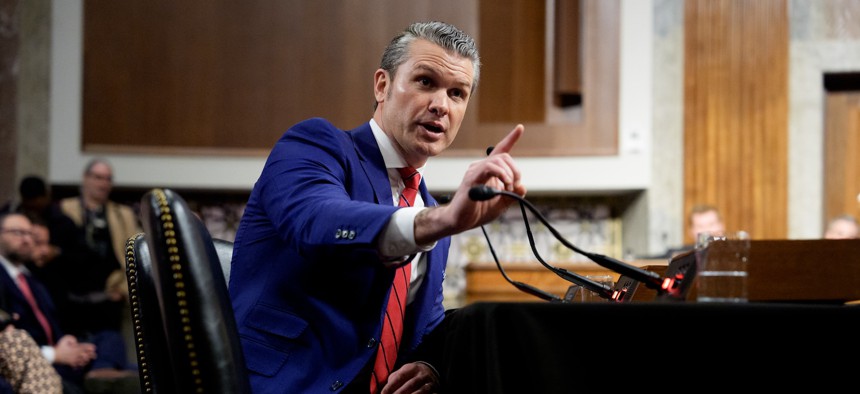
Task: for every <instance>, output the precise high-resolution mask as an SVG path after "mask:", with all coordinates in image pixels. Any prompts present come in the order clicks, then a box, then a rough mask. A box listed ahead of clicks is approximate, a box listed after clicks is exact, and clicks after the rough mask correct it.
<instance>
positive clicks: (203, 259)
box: [140, 189, 250, 393]
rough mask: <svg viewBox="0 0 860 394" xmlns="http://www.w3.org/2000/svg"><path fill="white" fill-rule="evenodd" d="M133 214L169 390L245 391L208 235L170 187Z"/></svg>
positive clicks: (234, 330)
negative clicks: (147, 258)
mask: <svg viewBox="0 0 860 394" xmlns="http://www.w3.org/2000/svg"><path fill="white" fill-rule="evenodd" d="M140 209H141V212H140V215H141V222H142V224H143V229H144V238H145V240H146V243H147V244H148V246H149V250H150V254H151V257H152V279H153V283H154V285H155V290H156V294H157V297H158V298H157V299H158V303H159V307H160V311H161V318H162V320H163V327H164V334H165V339H166V343H167V350H168V352H169V355H170V361H171V363H172V374H173V377H174V382H175V387H176V390H177V392H181V393H194V392H206V393H250V384H249V382H248V375H247V372H246V367H245V358H244V355H243V353H242V348H241V345H240V343H239V335H238V330H237V328H236V320H235V317H234V315H233V308H232V304H231V302H230V297H229V295H228V293H227V281H226V280H225V271H223V269H222V264H221V260H220V259H219V255H218V251H217V250H216V247H215V243H214V241H213V240H212V238H211V236H210V234H209V232H208V231H207V230H206V227H205V226H204V225H203V222H202V221H201V220H200V219H199V218H198V217H197V216H196V215H195V214H194V213H193V212H192V211H191V209H189V208H188V205H187V204H186V202H185V200H184V199H182V197H181V196H179V195H178V194H177V193H175V192H173V191H172V190H170V189H152V190H150V191H149V192H147V193H146V194H144V196H143V198H142V199H141V207H140ZM230 246H232V245H230ZM231 249H232V247H231ZM227 266H228V267H229V264H227Z"/></svg>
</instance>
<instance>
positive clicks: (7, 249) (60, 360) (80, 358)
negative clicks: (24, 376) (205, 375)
mask: <svg viewBox="0 0 860 394" xmlns="http://www.w3.org/2000/svg"><path fill="white" fill-rule="evenodd" d="M32 234H33V226H32V224H31V222H30V220H29V219H28V218H27V217H26V216H25V215H22V214H17V213H12V214H6V215H3V216H2V217H0V266H2V268H0V297H2V299H3V300H5V303H6V307H7V308H8V309H7V312H8V313H10V314H12V315H13V316H16V317H17V318H16V319H15V320H14V324H15V326H16V327H18V328H21V329H23V330H25V331H27V332H28V333H29V334H30V336H31V337H32V338H33V340H34V341H36V343H37V344H38V345H39V346H40V347H41V350H42V354H43V355H44V356H45V358H46V359H47V360H48V361H49V362H51V363H52V364H53V365H54V368H55V369H56V370H57V372H58V373H59V374H60V376H62V378H63V386H64V388H65V391H66V392H73V393H83V392H84V389H85V387H86V388H89V387H94V388H99V390H98V391H96V390H90V389H87V390H86V392H90V393H92V392H132V393H133V392H137V391H139V389H140V388H139V380H138V378H137V371H136V370H130V369H125V368H123V367H124V365H123V363H124V362H125V359H126V354H125V352H124V346H123V342H122V338H121V336H120V334H119V332H118V331H114V332H110V331H106V332H100V333H97V334H96V335H92V336H90V337H89V338H87V339H88V340H92V342H89V341H87V342H85V341H79V340H78V338H77V337H75V336H74V335H67V334H65V333H64V331H63V329H62V327H61V325H60V323H59V318H58V313H57V310H56V308H55V305H54V303H53V301H52V300H51V297H50V295H49V293H48V290H47V289H46V288H45V286H44V284H42V283H41V282H40V281H39V280H38V279H37V278H35V277H33V276H32V275H30V272H29V269H28V268H27V265H28V264H29V260H30V259H32V257H33V250H32V248H33V241H32ZM97 348H102V350H103V351H102V352H100V353H96V350H97ZM120 387H121V388H122V391H114V389H116V388H120ZM129 390H132V391H129Z"/></svg>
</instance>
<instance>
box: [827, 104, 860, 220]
mask: <svg viewBox="0 0 860 394" xmlns="http://www.w3.org/2000/svg"><path fill="white" fill-rule="evenodd" d="M825 103H826V110H825V129H824V151H825V152H826V154H825V155H824V222H825V224H826V222H827V221H828V220H830V219H832V218H834V217H836V216H837V215H841V214H845V213H847V214H851V215H854V217H858V218H860V92H858V91H848V92H829V93H828V94H827V96H826V98H825Z"/></svg>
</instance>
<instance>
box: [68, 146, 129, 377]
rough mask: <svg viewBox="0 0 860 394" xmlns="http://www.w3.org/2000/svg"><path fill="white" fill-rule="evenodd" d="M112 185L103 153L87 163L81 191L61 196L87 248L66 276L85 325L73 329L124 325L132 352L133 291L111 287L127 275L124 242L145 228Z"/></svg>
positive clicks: (86, 330) (82, 330) (73, 309)
mask: <svg viewBox="0 0 860 394" xmlns="http://www.w3.org/2000/svg"><path fill="white" fill-rule="evenodd" d="M112 190H113V169H112V167H111V165H110V164H109V163H108V162H107V161H106V160H104V159H93V160H91V161H90V162H89V163H88V164H87V165H86V167H85V168H84V172H83V178H82V181H81V188H80V195H78V196H75V197H69V198H65V199H63V200H61V201H60V207H61V209H62V211H63V213H65V214H66V215H67V216H69V217H70V218H71V219H72V220H73V221H74V223H75V224H76V225H77V228H78V230H77V234H78V239H79V243H80V244H81V245H82V246H83V247H82V249H83V250H84V253H83V254H82V256H81V257H79V258H76V261H75V262H74V264H72V268H70V269H71V271H72V272H70V273H69V274H68V276H69V277H68V279H67V280H68V281H69V282H71V283H73V287H72V288H71V290H70V293H71V296H70V308H69V313H72V314H75V315H76V316H77V318H76V319H75V321H77V322H79V323H80V325H78V326H76V327H74V328H73V329H74V331H75V332H76V333H79V334H80V335H87V334H93V333H95V332H99V331H103V330H119V331H120V332H122V333H123V338H124V339H125V346H126V348H127V353H129V354H132V352H133V351H134V350H133V342H134V341H133V333H132V330H131V327H130V321H131V318H130V312H129V306H128V292H127V291H126V292H125V293H124V294H123V293H118V292H116V289H117V288H116V286H114V287H113V288H112V289H110V290H109V289H107V288H106V287H107V285H108V284H112V285H115V284H116V283H117V282H118V281H121V280H124V278H125V242H126V240H128V238H129V237H131V236H132V235H134V234H136V233H138V232H140V231H141V229H140V226H139V224H138V220H137V216H136V215H135V213H134V211H133V210H132V209H131V207H129V206H126V205H123V204H119V203H117V202H114V201H111V200H110V194H111V191H112ZM121 290H122V289H121ZM128 361H129V362H131V361H132V359H131V358H130V359H129V360H128Z"/></svg>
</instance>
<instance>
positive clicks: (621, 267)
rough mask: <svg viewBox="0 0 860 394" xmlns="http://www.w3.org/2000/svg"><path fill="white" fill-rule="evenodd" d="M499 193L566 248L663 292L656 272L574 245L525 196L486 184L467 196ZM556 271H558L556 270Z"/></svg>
mask: <svg viewBox="0 0 860 394" xmlns="http://www.w3.org/2000/svg"><path fill="white" fill-rule="evenodd" d="M499 195H501V196H506V197H510V198H513V199H515V200H517V201H519V202H520V204H521V205H523V206H525V207H528V209H529V210H530V211H532V213H533V214H534V215H535V216H537V218H538V219H539V220H540V221H541V222H542V223H543V224H544V225H546V227H547V229H549V231H550V232H551V233H552V235H553V236H554V237H555V238H556V239H558V240H559V242H561V243H562V244H563V245H564V246H566V247H567V248H569V249H571V250H573V251H574V252H576V253H579V254H581V255H583V256H585V257H587V258H588V259H589V260H591V261H593V262H595V263H597V264H598V265H600V266H602V267H604V268H608V269H610V270H612V271H615V272H617V273H619V274H621V275H624V276H627V277H630V278H632V279H634V280H637V281H639V282H640V283H643V284H645V286H647V287H648V288H651V289H654V290H657V292H658V294H662V293H663V292H664V282H665V281H664V280H663V278H662V277H661V276H660V275H659V274H657V273H656V272H653V271H648V270H644V269H641V268H639V267H636V266H632V265H630V264H627V263H624V262H622V261H620V260H616V259H614V258H612V257H609V256H604V255H602V254H598V253H590V252H586V251H584V250H582V249H580V248H578V247H576V245H573V244H571V243H570V242H568V241H567V240H566V239H565V238H564V237H563V236H562V235H561V234H559V232H558V230H556V229H555V227H553V226H552V225H551V224H550V223H549V221H548V220H547V219H546V218H545V217H544V216H543V214H541V213H540V211H539V210H538V209H537V208H535V207H534V205H532V203H531V202H529V201H528V200H526V199H525V198H523V197H521V196H519V195H517V194H516V193H511V192H509V191H505V190H497V189H493V188H491V187H489V186H487V185H480V186H474V187H472V188H471V189H469V198H470V199H472V200H473V201H486V200H489V199H491V198H493V197H495V196H499ZM556 273H558V272H556ZM575 283H576V282H575ZM583 286H584V285H583ZM601 286H602V285H601ZM590 290H591V289H590ZM592 291H594V290H592ZM596 292H597V293H598V294H600V291H596Z"/></svg>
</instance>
